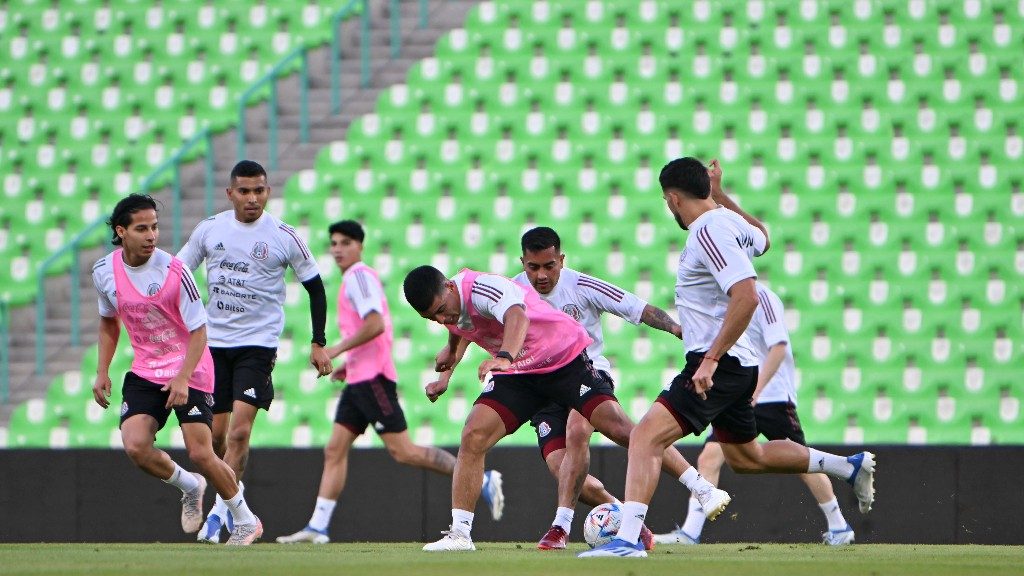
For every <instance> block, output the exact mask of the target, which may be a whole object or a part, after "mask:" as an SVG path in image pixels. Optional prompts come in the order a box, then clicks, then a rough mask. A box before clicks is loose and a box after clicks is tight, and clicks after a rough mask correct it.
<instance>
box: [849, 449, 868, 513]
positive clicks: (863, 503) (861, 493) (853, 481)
mask: <svg viewBox="0 0 1024 576" xmlns="http://www.w3.org/2000/svg"><path fill="white" fill-rule="evenodd" d="M846 461H847V462H849V463H850V464H853V474H850V477H849V478H847V479H846V482H847V483H848V484H849V485H850V486H853V493H854V494H856V496H857V501H858V503H859V504H860V511H861V513H862V514H867V513H868V512H870V511H871V505H872V504H874V502H875V455H874V454H872V453H871V452H861V453H860V454H855V455H853V456H848V457H847V458H846Z"/></svg>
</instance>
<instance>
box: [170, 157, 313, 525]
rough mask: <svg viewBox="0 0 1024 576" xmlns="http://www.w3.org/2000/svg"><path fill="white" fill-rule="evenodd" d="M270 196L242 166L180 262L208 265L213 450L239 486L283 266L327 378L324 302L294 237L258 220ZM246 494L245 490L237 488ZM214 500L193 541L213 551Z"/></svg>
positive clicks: (264, 218)
mask: <svg viewBox="0 0 1024 576" xmlns="http://www.w3.org/2000/svg"><path fill="white" fill-rule="evenodd" d="M270 194H271V188H270V185H269V184H268V183H267V173H266V171H265V170H264V169H263V167H262V166H260V165H259V164H257V163H256V162H253V161H251V160H243V161H241V162H239V163H238V164H236V165H235V167H234V168H233V169H232V170H231V181H230V185H229V186H228V188H227V196H228V200H229V201H231V205H232V207H233V209H231V210H227V211H224V212H221V213H220V214H217V215H215V216H211V217H210V218H207V219H206V220H203V221H202V222H200V223H199V224H198V225H197V226H196V228H195V230H194V231H193V232H192V236H191V237H190V238H189V240H188V243H187V244H185V246H184V247H183V248H182V249H181V251H180V252H179V253H178V258H180V259H181V260H182V262H184V263H185V265H186V266H187V267H188V268H189V269H190V270H195V269H196V268H197V267H198V266H199V264H200V263H201V262H202V261H203V260H206V282H207V290H208V292H209V297H210V300H209V302H208V303H207V307H206V309H207V313H208V316H209V319H210V321H209V338H210V353H211V354H212V355H213V364H214V371H215V373H216V375H215V385H214V393H213V397H214V402H213V448H214V450H215V451H216V452H217V454H218V455H220V456H221V457H222V458H224V461H225V462H227V463H228V465H229V466H231V468H232V469H233V470H234V471H235V476H236V477H237V478H238V480H239V482H241V480H242V476H243V474H244V472H245V465H246V461H247V460H248V458H249V436H250V434H251V433H252V426H253V422H254V421H255V420H256V413H257V411H258V410H259V409H260V408H262V409H264V410H267V409H269V408H270V403H271V401H272V400H273V399H274V386H273V381H272V380H271V372H272V371H273V369H274V362H275V360H276V359H277V345H278V338H279V337H280V335H281V329H282V327H283V326H284V307H283V305H284V297H285V285H284V273H285V270H287V268H288V266H291V267H292V268H293V269H294V270H295V276H296V277H297V278H298V279H299V281H300V282H302V286H303V287H304V288H305V289H306V291H307V292H308V293H309V308H310V316H311V317H312V321H313V342H312V349H311V351H310V354H309V361H310V363H311V364H312V365H313V367H314V368H316V369H317V371H318V372H319V375H320V376H326V375H328V374H330V373H331V369H332V365H331V359H330V358H329V357H328V356H327V352H326V351H325V350H324V346H325V345H326V343H327V340H326V338H325V336H324V326H325V324H326V322H327V294H326V293H325V292H324V284H323V281H322V280H321V279H320V271H319V270H318V269H317V266H316V260H315V259H314V258H313V256H312V255H311V254H310V253H309V248H307V247H306V243H305V242H303V241H302V239H300V238H299V235H298V234H296V233H295V230H294V229H293V228H292V227H291V226H288V225H287V224H284V223H282V222H281V221H280V220H278V219H277V218H275V217H274V216H273V215H271V214H268V213H266V212H264V208H265V207H266V205H267V200H268V199H269V198H270ZM243 490H244V487H243ZM227 512H228V511H227V510H226V509H225V507H224V503H223V502H222V501H221V500H220V499H218V500H217V501H216V504H215V505H214V507H213V509H212V510H210V514H209V516H208V517H207V519H206V522H205V523H204V525H203V529H202V530H200V532H199V536H198V540H199V541H200V542H208V543H211V544H216V543H218V542H219V541H220V529H221V526H222V525H226V526H227V527H228V530H229V531H230V530H231V527H230V524H231V517H230V516H229V515H228V514H227Z"/></svg>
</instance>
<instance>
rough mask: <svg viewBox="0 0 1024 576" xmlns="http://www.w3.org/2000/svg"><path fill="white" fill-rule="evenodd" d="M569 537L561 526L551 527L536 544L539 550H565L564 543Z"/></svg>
mask: <svg viewBox="0 0 1024 576" xmlns="http://www.w3.org/2000/svg"><path fill="white" fill-rule="evenodd" d="M568 537H569V535H568V534H566V533H565V530H563V529H562V527H561V526H552V527H551V528H548V531H547V532H546V533H545V534H544V537H543V538H541V539H540V542H538V543H537V548H538V549H540V550H565V541H566V539H567V538H568Z"/></svg>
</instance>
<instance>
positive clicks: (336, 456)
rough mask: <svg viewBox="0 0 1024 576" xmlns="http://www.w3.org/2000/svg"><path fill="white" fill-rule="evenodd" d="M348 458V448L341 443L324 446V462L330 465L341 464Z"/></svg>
mask: <svg viewBox="0 0 1024 576" xmlns="http://www.w3.org/2000/svg"><path fill="white" fill-rule="evenodd" d="M347 456H348V447H347V446H345V445H344V444H342V443H341V442H328V443H327V446H324V460H325V461H327V462H330V463H335V462H340V461H342V460H344V459H345V458H346V457H347Z"/></svg>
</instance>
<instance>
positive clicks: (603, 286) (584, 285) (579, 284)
mask: <svg viewBox="0 0 1024 576" xmlns="http://www.w3.org/2000/svg"><path fill="white" fill-rule="evenodd" d="M575 288H576V291H577V292H591V293H594V294H596V295H600V296H604V297H607V298H611V299H613V300H615V301H619V300H622V297H623V296H625V291H624V290H623V289H622V288H619V287H618V286H616V285H614V284H612V283H611V282H607V281H605V280H602V279H600V278H598V277H597V276H591V275H590V274H583V273H581V272H577V273H576V283H575Z"/></svg>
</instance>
